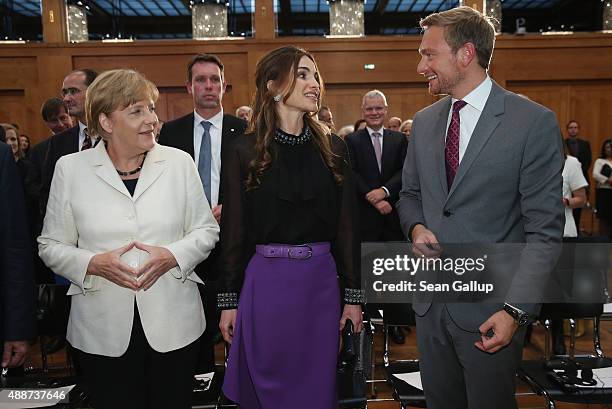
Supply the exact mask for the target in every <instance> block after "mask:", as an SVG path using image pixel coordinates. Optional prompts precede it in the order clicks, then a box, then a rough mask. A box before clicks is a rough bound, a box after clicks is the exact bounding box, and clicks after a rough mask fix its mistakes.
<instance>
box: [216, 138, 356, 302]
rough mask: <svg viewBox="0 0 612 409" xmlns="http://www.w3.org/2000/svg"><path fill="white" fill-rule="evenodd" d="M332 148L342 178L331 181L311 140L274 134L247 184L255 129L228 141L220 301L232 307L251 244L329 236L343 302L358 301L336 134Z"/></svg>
mask: <svg viewBox="0 0 612 409" xmlns="http://www.w3.org/2000/svg"><path fill="white" fill-rule="evenodd" d="M332 150H333V152H334V154H335V155H336V160H337V161H338V162H337V163H338V165H339V168H340V169H342V174H343V182H342V184H341V185H338V184H336V182H335V180H334V178H333V175H332V173H331V171H330V170H329V169H328V168H327V166H326V165H325V162H324V161H323V157H322V156H321V154H320V152H319V150H318V148H317V147H316V145H314V143H313V142H312V141H311V140H308V141H306V142H305V143H303V144H296V145H291V144H288V143H282V141H278V140H275V141H274V142H273V144H272V149H271V151H272V152H271V153H272V155H273V158H274V159H273V161H272V165H271V167H270V168H269V169H268V170H267V171H266V173H265V174H264V175H263V177H262V179H261V183H260V185H259V186H258V187H257V188H254V189H250V190H248V191H247V190H246V180H247V178H248V174H249V163H250V162H251V160H252V159H253V158H254V157H255V135H254V134H247V135H243V136H241V137H239V138H238V139H237V140H236V141H235V143H234V145H233V146H232V152H231V155H230V157H229V163H228V164H227V167H226V168H225V169H227V173H226V175H225V177H224V180H223V183H224V186H223V192H224V200H223V212H222V217H221V237H220V244H221V274H220V277H221V278H220V280H219V283H218V284H219V294H218V297H217V301H218V306H219V308H222V309H230V308H236V307H237V305H238V293H239V292H240V289H241V287H242V283H243V280H244V271H245V269H246V266H247V264H248V262H249V260H250V259H251V257H252V256H253V254H254V253H255V245H256V244H269V243H283V244H304V243H314V242H321V241H329V242H331V244H332V255H333V257H334V259H335V261H336V265H337V269H338V275H339V276H340V278H341V280H342V284H343V285H344V287H345V297H344V298H345V302H347V303H350V304H359V303H362V302H364V295H363V291H362V290H361V289H360V288H361V282H360V272H359V252H360V247H359V234H358V233H359V228H358V226H357V210H356V203H355V182H354V178H353V174H352V170H351V166H350V164H349V156H348V149H347V147H346V144H345V143H344V141H343V140H342V139H340V138H339V137H337V136H335V135H333V136H332ZM237 181H240V183H237Z"/></svg>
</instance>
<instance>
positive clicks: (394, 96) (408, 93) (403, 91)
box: [381, 82, 437, 121]
mask: <svg viewBox="0 0 612 409" xmlns="http://www.w3.org/2000/svg"><path fill="white" fill-rule="evenodd" d="M381 91H383V93H384V94H385V96H386V97H387V104H388V105H389V113H388V115H387V118H390V117H392V116H397V117H400V118H401V119H402V121H405V120H406V119H410V118H414V114H416V113H417V112H418V111H420V110H421V109H423V108H425V107H427V106H429V105H431V104H432V103H434V102H435V101H436V99H437V98H436V97H434V96H432V95H431V94H429V92H428V90H427V85H426V83H425V82H423V83H418V84H405V85H404V86H403V87H401V88H392V87H391V88H385V87H383V89H381Z"/></svg>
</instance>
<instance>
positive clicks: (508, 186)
mask: <svg viewBox="0 0 612 409" xmlns="http://www.w3.org/2000/svg"><path fill="white" fill-rule="evenodd" d="M450 105H451V98H450V97H446V98H443V99H441V100H440V101H438V102H436V103H434V104H433V105H431V106H429V107H427V108H425V109H423V110H422V111H420V112H418V113H417V114H416V116H415V118H414V124H413V127H412V139H411V143H410V144H409V146H408V154H407V156H406V161H405V163H404V168H403V174H402V190H401V192H400V199H399V202H398V204H397V210H398V214H399V217H400V222H401V225H402V229H403V231H404V233H405V234H406V235H407V237H410V236H409V235H408V234H409V231H410V229H411V228H412V227H413V226H414V225H415V224H417V223H421V224H423V225H425V226H426V227H427V228H428V229H429V230H431V231H432V232H433V233H434V234H435V235H436V237H437V239H438V241H439V242H440V243H442V244H444V243H446V244H450V243H453V244H454V243H482V244H491V243H528V244H529V243H533V244H538V243H543V244H545V243H558V242H560V241H561V238H562V235H563V224H564V214H563V206H562V203H561V200H560V198H561V191H562V177H561V171H562V167H563V155H562V141H561V138H560V136H559V135H560V132H559V128H558V125H557V120H556V117H555V114H554V113H553V112H552V111H550V110H549V109H547V108H545V107H543V106H541V105H538V104H536V103H534V102H532V101H529V100H527V99H525V98H523V97H520V96H518V95H516V94H514V93H511V92H509V91H506V90H504V89H503V88H501V87H500V86H499V85H497V84H496V83H495V82H494V83H493V87H492V90H491V94H490V95H489V98H488V100H487V102H486V105H485V107H484V109H483V112H482V114H481V116H480V119H479V121H478V123H477V125H476V127H475V129H474V132H473V134H472V136H471V139H470V142H469V145H468V147H467V150H466V152H465V154H464V156H463V158H462V160H461V163H460V165H459V168H458V170H457V175H456V177H455V180H454V183H453V185H452V186H451V189H450V191H448V188H447V182H446V173H445V161H444V145H445V137H446V125H447V119H448V112H449V110H450ZM526 248H529V247H526ZM526 252H527V250H526V251H523V254H522V257H521V260H518V263H517V268H516V269H514V270H512V272H511V274H513V275H516V277H514V278H513V280H512V286H511V289H510V293H509V296H511V295H512V294H514V295H516V294H521V293H522V292H524V291H525V290H526V289H533V288H538V286H542V287H543V286H544V285H545V283H546V280H547V279H548V276H549V274H550V271H551V270H552V267H553V263H554V260H551V259H544V258H543V257H542V259H541V260H540V258H539V257H538V256H536V255H534V254H533V253H532V254H525V253H526ZM523 258H525V259H529V260H530V261H531V263H533V261H534V259H535V260H537V261H536V263H538V264H537V265H535V266H534V265H533V264H531V265H530V267H529V268H525V266H524V265H523ZM513 304H514V305H516V306H518V307H520V308H522V309H524V310H527V311H529V312H532V313H537V312H538V311H539V306H538V305H536V304H521V305H517V303H516V302H514V303H513ZM429 306H430V303H427V302H426V303H423V304H419V303H415V305H414V309H415V312H416V313H417V314H419V315H424V314H426V313H427V311H428V309H429ZM447 307H448V310H449V313H450V314H451V316H452V317H453V319H454V320H455V322H456V323H457V324H458V325H459V326H460V327H462V328H464V329H467V330H471V331H476V330H477V328H478V326H479V325H481V324H482V323H483V322H484V321H485V320H486V319H487V318H488V317H489V316H490V315H491V314H492V313H493V312H494V311H498V310H500V309H501V304H499V303H498V304H470V303H465V304H448V305H447Z"/></svg>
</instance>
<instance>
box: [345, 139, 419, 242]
mask: <svg viewBox="0 0 612 409" xmlns="http://www.w3.org/2000/svg"><path fill="white" fill-rule="evenodd" d="M346 143H347V145H348V148H349V153H350V156H351V165H352V167H353V171H354V173H355V180H356V190H357V202H358V203H359V214H360V222H361V241H380V240H403V238H404V237H403V234H402V232H401V228H400V224H399V219H398V217H397V212H396V210H395V203H396V202H397V200H398V199H399V192H400V190H401V188H402V167H403V166H404V159H405V158H406V150H407V147H408V140H407V139H406V136H405V135H404V134H403V133H401V132H396V131H391V130H389V129H385V130H384V132H383V143H382V145H383V146H382V149H383V151H382V160H381V166H382V170H381V171H379V170H378V164H377V162H376V154H375V153H374V146H373V145H372V140H371V138H370V134H369V133H368V130H367V129H365V128H364V129H362V130H360V131H357V132H354V133H352V134H350V135H348V136H347V137H346ZM382 186H384V187H386V188H387V190H388V191H389V195H390V196H389V197H388V198H387V199H386V200H387V201H388V202H389V204H390V205H391V206H392V207H393V211H392V212H391V214H388V215H385V216H383V215H381V214H380V213H379V212H378V210H376V208H375V207H374V206H372V205H371V204H370V203H369V202H368V201H367V200H366V198H365V196H366V194H367V193H368V192H369V191H371V190H372V189H376V188H379V187H382Z"/></svg>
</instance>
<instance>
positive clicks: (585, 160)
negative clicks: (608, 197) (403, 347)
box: [565, 137, 593, 182]
mask: <svg viewBox="0 0 612 409" xmlns="http://www.w3.org/2000/svg"><path fill="white" fill-rule="evenodd" d="M569 139H570V138H567V139H566V140H565V144H566V145H567V150H568V152H569V154H570V155H573V153H572V150H571V148H570V143H569ZM576 142H577V145H578V149H577V151H578V152H577V153H576V158H577V159H578V160H579V161H580V166H581V167H582V174H583V175H584V178H585V179H586V180H587V182H588V181H589V180H591V179H590V178H589V167H590V166H591V161H592V160H593V158H592V155H591V144H589V141H586V140H584V139H580V138H578V137H577V138H576Z"/></svg>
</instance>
